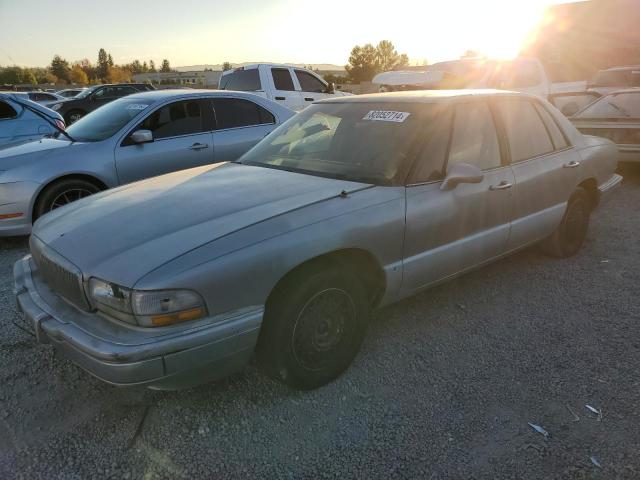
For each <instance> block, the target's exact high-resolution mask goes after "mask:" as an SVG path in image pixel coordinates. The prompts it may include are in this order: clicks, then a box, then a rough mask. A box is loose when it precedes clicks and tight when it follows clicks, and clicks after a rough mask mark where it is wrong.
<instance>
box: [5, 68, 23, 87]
mask: <svg viewBox="0 0 640 480" xmlns="http://www.w3.org/2000/svg"><path fill="white" fill-rule="evenodd" d="M23 78H24V76H23V73H22V69H21V68H20V67H18V66H15V65H14V66H13V67H7V68H5V69H3V70H2V71H0V83H8V84H11V85H16V84H19V83H22V82H23V81H24V80H23Z"/></svg>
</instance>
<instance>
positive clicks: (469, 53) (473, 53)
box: [460, 49, 481, 58]
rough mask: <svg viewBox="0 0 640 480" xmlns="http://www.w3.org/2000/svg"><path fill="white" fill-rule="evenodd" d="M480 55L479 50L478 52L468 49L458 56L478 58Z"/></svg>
mask: <svg viewBox="0 0 640 480" xmlns="http://www.w3.org/2000/svg"><path fill="white" fill-rule="evenodd" d="M480 56H481V55H480V52H478V51H477V50H472V49H468V50H466V51H465V52H464V53H463V54H462V56H461V57H460V58H478V57H480Z"/></svg>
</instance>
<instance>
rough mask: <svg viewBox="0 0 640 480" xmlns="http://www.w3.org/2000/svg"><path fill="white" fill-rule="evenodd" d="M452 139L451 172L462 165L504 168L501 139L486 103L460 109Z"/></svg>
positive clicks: (468, 104) (456, 116)
mask: <svg viewBox="0 0 640 480" xmlns="http://www.w3.org/2000/svg"><path fill="white" fill-rule="evenodd" d="M534 113H535V112H534ZM452 135H453V136H452V138H451V148H450V150H449V159H448V162H447V169H450V168H451V166H453V165H455V164H458V163H469V164H471V165H475V166H477V167H478V168H480V169H481V170H489V169H492V168H496V167H499V166H501V156H500V144H499V143H498V135H497V133H496V128H495V125H494V122H493V115H492V114H491V109H490V108H489V106H488V105H487V103H486V102H484V101H481V102H480V101H479V102H471V103H463V104H460V105H457V106H456V109H455V118H454V122H453V133H452Z"/></svg>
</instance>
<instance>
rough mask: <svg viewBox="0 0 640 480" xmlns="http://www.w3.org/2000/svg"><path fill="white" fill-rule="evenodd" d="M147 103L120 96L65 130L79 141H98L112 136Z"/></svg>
mask: <svg viewBox="0 0 640 480" xmlns="http://www.w3.org/2000/svg"><path fill="white" fill-rule="evenodd" d="M149 105H150V102H148V101H144V100H136V99H133V98H121V99H119V100H115V101H113V102H111V103H107V104H106V105H104V106H102V107H100V108H98V109H97V110H94V111H93V112H91V113H89V114H88V115H85V116H84V117H82V118H81V119H80V120H78V121H77V122H75V123H74V124H73V125H71V126H70V127H69V128H67V132H68V133H69V135H71V137H73V138H74V139H75V140H77V141H80V142H98V141H100V140H104V139H106V138H109V137H110V136H112V135H113V134H114V133H116V132H117V131H118V130H120V129H121V128H122V127H124V126H125V125H126V124H127V123H129V121H130V120H131V119H132V118H134V117H137V116H138V115H140V114H141V113H142V112H143V111H144V110H146V109H147V108H149ZM59 136H60V135H56V137H59Z"/></svg>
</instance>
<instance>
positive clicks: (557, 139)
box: [535, 103, 569, 150]
mask: <svg viewBox="0 0 640 480" xmlns="http://www.w3.org/2000/svg"><path fill="white" fill-rule="evenodd" d="M535 107H536V110H537V111H538V113H539V114H540V117H542V121H543V122H544V125H545V127H547V131H548V132H549V135H551V140H553V146H554V147H555V149H556V150H561V149H563V148H566V147H568V146H569V144H568V143H567V140H566V139H565V138H564V135H563V134H562V130H560V127H559V126H558V124H557V123H556V121H555V120H554V119H553V117H552V116H551V114H550V113H549V111H548V110H547V109H546V108H544V107H543V106H542V105H540V104H539V103H535Z"/></svg>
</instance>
